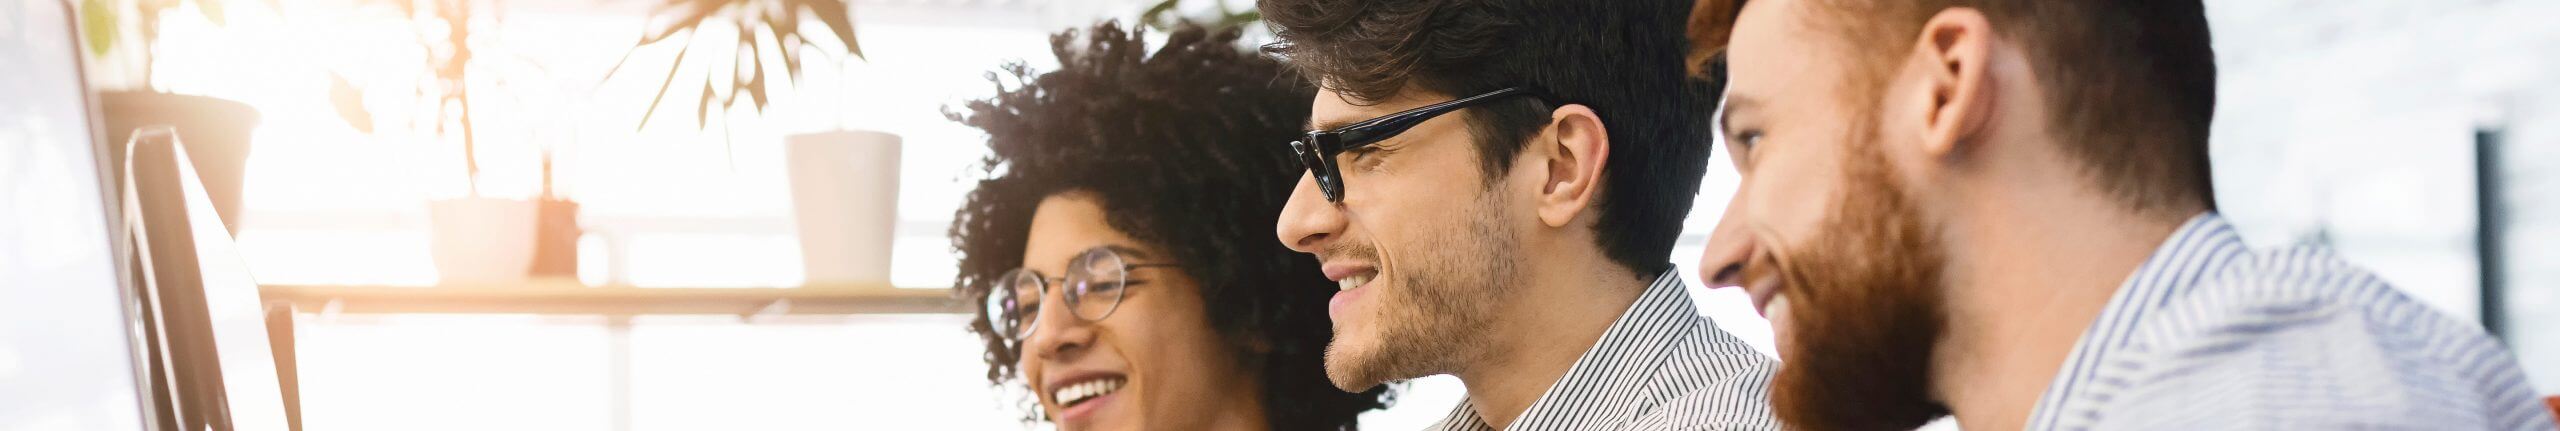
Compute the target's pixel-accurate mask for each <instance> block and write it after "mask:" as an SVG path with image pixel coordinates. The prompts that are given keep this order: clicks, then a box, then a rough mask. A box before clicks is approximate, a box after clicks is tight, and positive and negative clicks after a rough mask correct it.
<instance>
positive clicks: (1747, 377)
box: [1431, 268, 1778, 431]
mask: <svg viewBox="0 0 2560 431" xmlns="http://www.w3.org/2000/svg"><path fill="white" fill-rule="evenodd" d="M1777 366H1778V362H1777V360H1775V359H1771V358H1769V357H1768V356H1764V355H1761V354H1760V353H1759V352H1758V351H1755V350H1752V349H1751V346H1749V345H1746V344H1743V343H1742V340H1741V339H1738V338H1734V336H1733V334H1728V333H1725V332H1724V330H1722V329H1716V325H1715V322H1712V321H1709V320H1708V319H1707V318H1706V316H1700V315H1698V309H1697V307H1696V306H1695V305H1693V304H1692V303H1691V302H1689V288H1688V286H1685V285H1683V284H1681V283H1680V275H1679V269H1677V268H1674V269H1671V270H1668V271H1663V273H1662V275H1661V276H1659V277H1655V278H1654V280H1653V285H1651V286H1647V287H1646V288H1645V291H1644V294H1643V295H1642V296H1641V297H1638V298H1637V299H1636V303H1635V305H1633V306H1629V307H1627V311H1626V312H1625V313H1624V314H1620V315H1619V316H1618V320H1617V321H1616V322H1614V323H1610V324H1609V330H1608V331H1607V332H1604V333H1602V334H1601V335H1600V341H1599V342H1598V343H1596V344H1595V345H1593V346H1591V348H1590V349H1589V350H1585V351H1583V353H1582V358H1581V359H1577V360H1575V361H1574V362H1573V367H1572V368H1570V369H1567V370H1566V371H1565V373H1564V377H1563V378H1560V379H1557V380H1556V383H1555V385H1554V386H1550V387H1548V388H1547V391H1546V393H1544V394H1540V395H1539V396H1538V400H1537V401H1535V402H1531V403H1530V404H1529V409H1528V410H1527V411H1524V412H1521V414H1520V416H1518V418H1517V419H1514V420H1513V421H1512V422H1511V426H1510V428H1509V429H1513V430H1726V429H1736V430H1775V429H1778V424H1777V421H1776V419H1773V418H1771V417H1770V415H1769V395H1768V388H1769V377H1770V375H1771V373H1773V372H1775V371H1776V370H1777ZM1431 429H1434V430H1449V431H1456V430H1491V429H1493V428H1492V427H1489V426H1486V425H1485V424H1484V418H1482V417H1479V416H1476V409H1475V403H1474V402H1473V401H1471V400H1461V401H1459V402H1458V408H1457V409H1456V410H1453V411H1450V412H1449V416H1448V417H1447V418H1446V419H1441V420H1440V424H1439V425H1435V426H1433V427H1431Z"/></svg>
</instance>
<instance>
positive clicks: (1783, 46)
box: [1725, 0, 1846, 100]
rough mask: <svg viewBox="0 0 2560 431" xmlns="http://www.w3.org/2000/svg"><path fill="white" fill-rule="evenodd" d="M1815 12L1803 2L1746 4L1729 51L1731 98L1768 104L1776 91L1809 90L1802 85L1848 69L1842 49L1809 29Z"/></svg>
mask: <svg viewBox="0 0 2560 431" xmlns="http://www.w3.org/2000/svg"><path fill="white" fill-rule="evenodd" d="M1811 11H1812V8H1811V7H1810V5H1808V4H1807V3H1806V1H1805V0H1754V1H1752V2H1750V3H1748V4H1745V5H1743V8H1742V12H1741V14H1740V16H1739V17H1738V18H1736V19H1735V20H1734V24H1733V37H1732V39H1731V41H1730V42H1729V43H1730V44H1729V45H1728V46H1727V47H1726V48H1725V55H1726V58H1727V59H1728V61H1727V62H1726V73H1728V74H1729V75H1730V77H1731V78H1732V81H1731V82H1730V87H1729V88H1730V90H1729V91H1731V92H1732V93H1733V94H1732V96H1734V97H1736V98H1742V99H1757V100H1768V99H1771V98H1775V97H1777V96H1781V94H1771V93H1773V92H1774V91H1775V90H1776V89H1787V92H1790V93H1793V92H1796V91H1802V90H1806V88H1800V87H1801V85H1802V84H1811V83H1814V82H1818V80H1819V79H1820V78H1823V77H1828V76H1831V75H1833V74H1836V73H1837V72H1838V71H1839V70H1840V69H1841V68H1843V67H1845V66H1846V63H1845V62H1844V60H1845V59H1843V58H1841V57H1840V55H1841V53H1840V52H1839V51H1838V48H1839V47H1838V46H1836V45H1835V44H1832V43H1827V42H1826V41H1828V40H1830V39H1826V37H1828V36H1825V35H1821V34H1818V33H1817V32H1815V31H1814V29H1813V27H1812V26H1811V25H1810V23H1811V22H1812V21H1810V19H1811V18H1812V17H1811V16H1810V15H1809V12H1811ZM1790 95H1791V94H1790Z"/></svg>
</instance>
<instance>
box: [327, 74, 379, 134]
mask: <svg viewBox="0 0 2560 431" xmlns="http://www.w3.org/2000/svg"><path fill="white" fill-rule="evenodd" d="M329 105H331V106H333V107H336V108H338V119H339V120H345V121H346V122H347V126H349V127H354V128H355V129H356V131H357V132H361V133H365V134H372V133H373V113H372V112H371V111H367V110H365V109H364V90H363V89H359V88H356V86H355V85H352V84H348V83H347V77H346V76H342V75H339V74H337V73H330V74H329Z"/></svg>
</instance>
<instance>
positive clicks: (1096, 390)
mask: <svg viewBox="0 0 2560 431" xmlns="http://www.w3.org/2000/svg"><path fill="white" fill-rule="evenodd" d="M1128 384H1129V379H1128V378H1124V377H1103V378H1098V379H1093V380H1086V381H1081V382H1076V383H1071V384H1066V385H1060V386H1059V387H1058V389H1056V390H1053V391H1050V392H1049V399H1051V400H1056V401H1057V402H1058V407H1059V408H1066V407H1074V406H1075V405H1077V404H1083V403H1084V402H1086V401H1092V400H1093V399H1095V398H1102V396H1103V395H1110V394H1112V393H1114V392H1120V388H1121V387H1123V386H1127V385H1128Z"/></svg>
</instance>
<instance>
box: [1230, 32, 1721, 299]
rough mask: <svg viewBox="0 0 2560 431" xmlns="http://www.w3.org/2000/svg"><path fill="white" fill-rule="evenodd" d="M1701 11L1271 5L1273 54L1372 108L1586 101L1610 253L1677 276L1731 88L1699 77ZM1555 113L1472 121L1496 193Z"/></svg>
mask: <svg viewBox="0 0 2560 431" xmlns="http://www.w3.org/2000/svg"><path fill="white" fill-rule="evenodd" d="M1693 2H1694V0H1260V8H1261V9H1260V10H1261V11H1262V16H1263V19H1265V20H1266V23H1268V24H1269V25H1270V26H1271V29H1272V30H1273V31H1274V32H1276V33H1277V34H1278V36H1279V40H1278V41H1276V42H1273V43H1271V44H1269V45H1266V46H1264V47H1263V49H1264V50H1265V51H1267V52H1270V53H1272V54H1277V55H1281V56H1283V57H1285V58H1286V59H1287V60H1288V62H1289V64H1290V65H1292V66H1295V67H1296V68H1297V69H1299V70H1301V71H1303V72H1304V73H1305V74H1306V75H1307V76H1309V77H1311V78H1313V79H1315V80H1317V81H1318V82H1321V83H1323V84H1324V85H1325V86H1326V88H1330V89H1333V90H1336V91H1339V92H1341V93H1343V94H1346V95H1350V96H1352V97H1354V98H1357V99H1363V100H1365V101H1377V100H1386V99H1388V98H1391V97H1393V96H1396V95H1398V94H1399V93H1401V92H1403V91H1405V90H1406V88H1407V87H1408V86H1410V87H1414V88H1419V89H1422V90H1426V91H1430V92H1434V93H1440V95H1443V96H1448V97H1466V96H1471V95H1475V94H1480V93H1484V92H1488V91H1493V90H1496V89H1501V88H1504V87H1513V86H1526V87H1531V88H1536V89H1539V90H1543V91H1544V92H1545V93H1546V94H1547V96H1550V97H1552V98H1553V99H1554V100H1553V101H1554V102H1557V103H1566V104H1581V105H1583V106H1588V107H1590V108H1591V111H1592V112H1594V113H1597V114H1598V115H1599V116H1600V122H1601V124H1602V126H1601V127H1602V128H1604V129H1607V131H1608V132H1609V162H1608V166H1607V167H1606V168H1605V169H1604V171H1605V172H1603V175H1604V178H1605V179H1604V180H1602V183H1601V186H1600V194H1599V196H1598V197H1596V198H1594V199H1593V203H1592V205H1593V206H1594V207H1595V208H1594V212H1595V215H1596V216H1597V217H1598V222H1597V223H1595V226H1596V227H1595V229H1596V230H1598V232H1597V234H1598V235H1597V236H1598V237H1599V238H1598V243H1599V244H1598V245H1599V247H1600V249H1601V251H1602V252H1603V253H1606V255H1607V256H1608V257H1609V259H1610V260H1612V261H1615V262H1618V263H1619V264H1622V265H1625V266H1626V267H1627V268H1628V269H1630V270H1634V271H1636V272H1637V273H1639V274H1646V275H1647V276H1650V274H1654V273H1658V272H1661V271H1663V270H1665V269H1667V268H1668V266H1669V265H1670V263H1669V261H1670V259H1671V247H1672V245H1673V243H1675V242H1677V241H1678V240H1679V238H1680V227H1681V223H1682V220H1684V219H1686V218H1687V217H1688V215H1689V208H1690V206H1691V204H1692V203H1693V201H1695V200H1696V199H1697V196H1698V186H1699V179H1700V178H1703V177H1704V176H1705V175H1706V172H1707V156H1708V151H1709V150H1708V148H1709V144H1710V143H1711V140H1712V139H1713V136H1712V131H1711V130H1710V129H1711V124H1710V123H1711V121H1708V120H1710V119H1712V118H1713V116H1712V115H1711V114H1713V113H1715V110H1716V103H1717V98H1718V96H1719V95H1721V94H1722V93H1723V92H1724V87H1723V83H1722V82H1721V80H1718V79H1692V77H1691V75H1690V73H1689V61H1688V60H1689V59H1688V55H1689V41H1688V37H1687V30H1688V17H1689V9H1690V8H1691V6H1692V5H1693ZM1554 111H1555V106H1551V105H1547V104H1544V103H1540V101H1537V100H1534V99H1527V98H1523V99H1518V100H1514V101H1510V102H1504V103H1496V104H1491V105H1485V106H1481V107H1477V108H1470V109H1467V110H1465V111H1464V112H1466V113H1467V117H1466V118H1467V120H1468V125H1469V130H1470V131H1472V132H1473V133H1474V134H1475V135H1476V154H1477V156H1478V159H1477V161H1478V162H1479V165H1480V167H1481V168H1482V169H1484V174H1485V177H1486V178H1487V179H1488V180H1487V184H1486V185H1487V186H1490V185H1491V181H1492V179H1496V178H1500V177H1501V176H1502V175H1503V174H1504V173H1505V172H1508V171H1510V169H1511V163H1512V161H1513V160H1516V159H1518V156H1519V155H1520V150H1521V148H1524V147H1526V146H1527V145H1528V139H1529V138H1530V137H1531V136H1533V135H1536V134H1537V133H1538V130H1539V129H1540V128H1542V127H1545V126H1546V124H1547V121H1548V114H1549V113H1552V112H1554Z"/></svg>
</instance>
